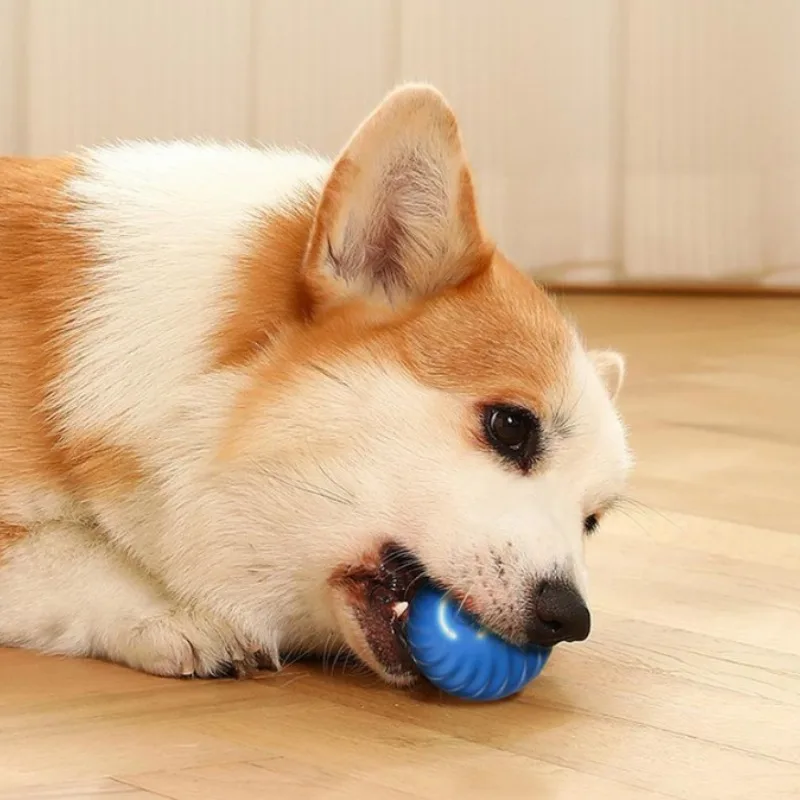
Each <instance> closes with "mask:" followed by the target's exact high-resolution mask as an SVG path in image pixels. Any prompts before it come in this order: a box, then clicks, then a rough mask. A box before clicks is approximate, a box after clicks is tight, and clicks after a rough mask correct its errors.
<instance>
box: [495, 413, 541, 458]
mask: <svg viewBox="0 0 800 800" xmlns="http://www.w3.org/2000/svg"><path fill="white" fill-rule="evenodd" d="M483 426H484V429H485V431H486V439H487V441H488V442H489V444H490V445H491V446H492V447H493V448H494V449H495V451H496V452H497V453H498V454H499V455H501V456H502V457H503V458H504V459H506V460H507V461H511V462H513V463H514V464H516V465H518V466H519V467H520V468H521V469H523V470H524V471H527V470H529V469H530V468H531V464H532V463H533V461H534V460H535V459H536V457H537V456H538V454H539V438H540V437H539V421H538V420H537V419H536V417H535V416H534V415H533V414H532V413H531V412H530V411H528V410H527V409H526V408H520V407H519V406H511V405H491V406H487V407H486V408H485V409H484V412H483Z"/></svg>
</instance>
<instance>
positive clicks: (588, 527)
mask: <svg viewBox="0 0 800 800" xmlns="http://www.w3.org/2000/svg"><path fill="white" fill-rule="evenodd" d="M599 524H600V519H599V518H598V516H597V514H589V516H588V517H586V519H584V521H583V530H584V533H594V530H595V528H596V527H597V526H598V525H599Z"/></svg>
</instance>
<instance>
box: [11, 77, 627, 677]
mask: <svg viewBox="0 0 800 800" xmlns="http://www.w3.org/2000/svg"><path fill="white" fill-rule="evenodd" d="M532 179H535V176H532ZM622 363H623V362H622V359H621V358H620V357H619V356H618V355H617V354H615V353H610V352H602V353H598V352H587V351H586V349H585V348H584V346H583V344H582V342H581V340H580V338H579V336H578V335H577V333H576V332H575V330H574V329H573V327H572V325H571V324H570V322H569V321H568V320H567V319H565V317H564V316H562V314H561V313H560V312H559V311H558V309H557V308H556V306H555V305H554V303H553V302H552V301H551V300H550V299H549V298H548V296H547V295H546V294H545V293H544V292H543V291H542V290H541V289H540V288H539V287H537V286H536V284H535V283H533V282H532V281H531V280H530V279H529V278H528V277H526V276H524V275H523V274H522V273H521V272H519V271H518V270H517V269H516V268H515V267H514V266H513V265H512V264H510V263H509V261H508V260H507V259H506V258H505V257H504V256H503V254H502V253H500V252H499V251H498V250H497V249H496V248H495V246H494V245H493V244H492V240H491V239H490V238H489V235H488V234H487V232H485V231H484V229H483V227H482V226H481V223H480V220H479V216H478V210H477V208H476V201H475V191H474V188H473V180H472V176H471V173H470V169H469V166H468V164H467V161H466V156H465V153H464V149H463V147H462V143H461V138H460V134H459V129H458V125H457V122H456V119H455V117H454V115H453V112H452V111H451V110H450V108H449V107H448V106H447V104H446V103H445V101H444V99H443V98H442V97H441V96H440V95H439V94H438V93H437V92H436V91H435V90H434V89H432V88H429V87H426V86H418V85H408V86H403V87H401V88H399V89H397V90H395V91H394V92H392V93H391V94H389V95H388V97H387V98H386V99H385V100H384V101H383V103H382V104H381V105H380V106H379V107H378V108H377V109H376V110H375V111H374V113H373V114H372V115H371V116H370V117H369V118H368V119H367V120H366V121H365V122H364V123H363V124H362V125H361V127H360V128H358V130H357V131H356V132H355V134H354V136H353V137H352V138H351V140H350V141H349V143H348V144H347V145H346V146H345V148H344V150H343V151H342V152H341V155H340V156H339V157H338V158H337V159H336V160H335V161H334V162H332V163H330V162H328V161H326V160H323V159H321V158H317V157H315V156H313V155H310V154H308V153H302V152H283V151H279V150H259V149H251V148H249V147H245V146H241V145H232V146H223V145H216V144H196V143H194V144H189V143H169V144H153V143H133V144H120V145H114V146H109V147H102V148H99V149H93V150H88V151H86V152H83V153H82V154H80V155H78V156H75V157H70V158H59V159H42V160H35V159H32V160H25V159H13V158H7V159H2V160H0V644H4V645H13V646H20V647H29V648H34V649H37V650H41V651H45V652H49V653H60V654H65V655H73V656H91V657H97V658H103V659H108V660H111V661H116V662H120V663H123V664H127V665H130V666H131V667H135V668H137V669H141V670H145V671H147V672H151V673H155V674H158V675H169V676H181V675H198V676H211V675H215V674H220V673H223V672H226V671H228V670H229V669H230V667H231V665H235V666H236V667H237V669H239V670H243V669H247V668H248V667H249V666H252V665H253V664H255V663H256V660H257V658H258V657H263V656H266V657H268V658H269V659H270V660H271V661H272V662H273V663H275V664H277V663H278V662H279V659H280V655H281V654H285V653H288V652H298V651H303V652H311V653H313V652H323V651H324V650H327V651H334V650H338V649H339V648H342V647H346V648H348V649H349V650H350V651H352V653H354V654H355V655H356V656H357V657H358V658H359V659H360V660H361V661H362V662H364V663H365V664H366V665H368V666H369V667H370V668H372V669H373V670H374V671H375V672H376V673H377V674H378V675H380V676H381V677H382V678H384V679H385V680H387V681H390V682H392V683H394V684H397V685H404V684H409V683H411V682H413V681H414V679H415V677H416V673H415V670H414V668H413V665H412V663H411V661H410V659H409V657H408V654H407V652H406V650H405V647H404V644H403V641H402V635H400V634H399V631H400V630H401V629H402V625H398V620H401V619H402V617H403V615H404V614H405V613H406V610H407V607H408V601H409V600H410V598H411V597H412V595H413V592H414V588H415V586H416V585H419V583H420V580H421V578H422V576H426V577H427V579H429V580H431V581H434V582H435V583H436V584H438V585H439V586H440V587H442V588H445V589H448V590H449V591H451V592H452V593H453V594H454V595H455V596H456V597H457V598H461V600H462V602H464V603H465V605H466V607H467V608H468V609H469V610H471V611H472V612H473V613H474V614H475V615H476V616H477V617H478V618H479V620H480V621H481V622H483V623H484V624H485V625H487V626H488V627H490V628H491V629H493V630H494V631H496V632H497V633H498V634H500V635H501V636H503V637H504V638H506V639H507V640H508V641H510V642H514V643H526V642H533V643H538V644H545V645H549V644H554V643H556V642H559V641H567V640H579V639H584V638H585V637H586V636H587V635H588V633H589V627H590V621H589V612H588V610H587V605H586V600H585V599H584V598H585V592H586V576H585V565H584V554H583V550H584V541H585V538H586V536H587V534H589V533H591V532H592V530H593V529H594V528H595V526H596V525H597V524H598V522H599V520H600V518H601V517H602V515H603V513H604V511H605V510H606V509H608V508H609V506H610V505H611V504H612V503H613V502H614V500H615V498H616V497H617V496H618V495H619V493H620V492H621V491H622V488H623V484H624V481H625V477H626V473H627V471H628V467H629V456H628V451H627V448H626V443H625V434H624V429H623V426H622V424H621V422H620V420H619V418H618V415H617V413H616V411H615V408H614V405H613V399H614V396H615V395H616V393H617V390H618V389H619V386H620V383H621V380H622V374H623V370H622Z"/></svg>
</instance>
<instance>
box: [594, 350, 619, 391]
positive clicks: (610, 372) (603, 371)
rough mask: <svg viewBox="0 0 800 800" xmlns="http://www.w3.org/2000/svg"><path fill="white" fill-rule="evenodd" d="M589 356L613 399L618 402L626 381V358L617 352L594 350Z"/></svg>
mask: <svg viewBox="0 0 800 800" xmlns="http://www.w3.org/2000/svg"><path fill="white" fill-rule="evenodd" d="M589 356H590V358H591V359H592V363H593V364H594V368H595V369H596V370H597V374H598V375H599V376H600V379H601V380H602V381H603V383H604V384H605V387H606V389H607V390H608V393H609V394H610V395H611V399H612V400H616V399H617V395H619V392H620V389H622V384H623V382H624V381H625V358H624V357H623V355H622V354H621V353H618V352H617V351H616V350H592V351H590V353H589Z"/></svg>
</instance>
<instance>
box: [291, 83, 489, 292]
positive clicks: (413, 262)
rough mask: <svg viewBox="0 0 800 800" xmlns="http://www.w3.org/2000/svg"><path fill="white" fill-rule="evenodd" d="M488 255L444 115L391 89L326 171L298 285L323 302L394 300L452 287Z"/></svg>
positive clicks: (432, 101)
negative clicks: (304, 280)
mask: <svg viewBox="0 0 800 800" xmlns="http://www.w3.org/2000/svg"><path fill="white" fill-rule="evenodd" d="M491 252H492V251H491V247H490V246H489V245H488V244H487V243H486V242H485V241H484V238H483V234H482V231H481V227H480V223H479V221H478V215H477V211H476V208H475V194H474V190H473V186H472V177H471V175H470V172H469V168H468V166H467V161H466V157H465V155H464V149H463V146H462V143H461V136H460V134H459V130H458V125H457V123H456V119H455V116H454V115H453V112H452V111H451V110H450V108H449V107H448V105H447V103H446V102H445V100H444V98H443V97H442V96H441V95H440V94H439V93H438V92H437V91H436V90H435V89H432V88H430V87H427V86H420V85H406V86H403V87H401V88H399V89H396V90H395V91H393V92H391V93H390V94H389V95H388V96H387V97H386V99H385V100H384V101H383V103H381V105H379V106H378V108H377V109H376V110H375V111H374V112H373V113H372V115H371V116H370V117H368V118H367V120H366V121H365V122H364V123H363V124H362V125H361V127H360V128H359V129H358V130H357V131H356V133H355V135H354V136H353V138H352V139H351V140H350V142H349V143H348V145H347V146H346V147H345V149H344V151H343V152H342V153H341V155H340V156H339V158H338V159H337V161H336V163H335V164H334V166H333V169H332V172H331V174H330V177H329V178H328V181H327V184H326V185H325V188H324V190H323V192H322V196H321V198H320V201H319V205H318V207H317V211H316V217H315V220H314V226H313V229H312V234H311V239H310V242H309V249H308V252H307V254H306V261H305V269H306V275H307V277H308V279H309V280H310V281H311V283H312V285H314V286H315V288H316V289H317V290H318V292H319V293H322V295H323V296H327V297H328V298H331V297H333V298H336V299H345V298H347V297H348V296H350V297H352V296H353V295H354V294H360V295H366V296H370V297H372V298H374V299H377V300H380V301H383V302H387V301H388V302H389V303H391V304H395V303H398V302H403V301H406V300H411V299H415V298H418V297H423V296H425V295H428V294H431V293H433V292H436V291H439V290H441V289H443V288H445V287H447V286H452V285H456V284H458V283H460V282H461V281H463V280H464V279H466V278H467V277H469V276H470V275H471V274H473V273H475V272H477V271H479V270H481V269H483V268H485V267H486V266H487V264H488V262H489V260H490V258H491Z"/></svg>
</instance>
